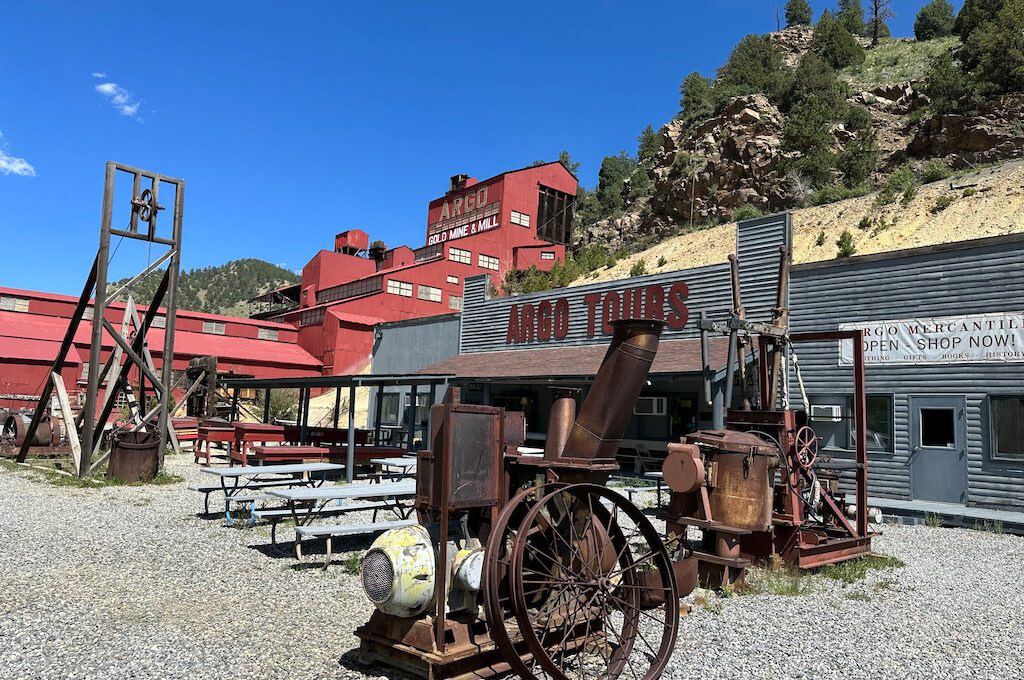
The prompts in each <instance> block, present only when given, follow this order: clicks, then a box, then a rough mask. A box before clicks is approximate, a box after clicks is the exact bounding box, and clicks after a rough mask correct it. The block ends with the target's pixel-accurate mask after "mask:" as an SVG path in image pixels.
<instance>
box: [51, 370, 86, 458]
mask: <svg viewBox="0 0 1024 680" xmlns="http://www.w3.org/2000/svg"><path fill="white" fill-rule="evenodd" d="M50 378H51V379H52V380H53V388H54V390H55V391H56V392H57V402H58V403H59V404H60V415H61V420H63V421H64V429H65V430H66V431H67V435H68V444H70V445H71V460H72V461H74V463H75V475H78V474H79V469H80V468H81V467H82V443H81V442H80V441H78V430H77V429H75V418H74V416H73V415H72V414H71V400H69V399H68V392H67V390H66V389H64V380H63V379H62V378H61V377H60V374H58V373H55V372H51V373H50Z"/></svg>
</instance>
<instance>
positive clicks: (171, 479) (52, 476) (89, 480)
mask: <svg viewBox="0 0 1024 680" xmlns="http://www.w3.org/2000/svg"><path fill="white" fill-rule="evenodd" d="M39 472H41V473H42V475H43V479H44V481H47V482H49V483H50V484H52V485H53V486H71V487H77V488H80V489H102V488H104V487H108V486H162V485H164V484H177V483H179V482H184V481H185V478H184V477H180V476H178V475H172V474H169V473H167V472H164V471H162V470H161V471H160V472H158V473H157V475H156V477H154V478H153V479H151V480H149V481H145V482H123V481H121V480H120V479H111V478H109V477H107V476H106V472H105V471H100V472H97V473H96V474H95V475H90V476H89V477H83V478H82V479H79V478H78V477H72V476H70V475H62V474H60V473H58V472H43V471H42V470H40V471H39Z"/></svg>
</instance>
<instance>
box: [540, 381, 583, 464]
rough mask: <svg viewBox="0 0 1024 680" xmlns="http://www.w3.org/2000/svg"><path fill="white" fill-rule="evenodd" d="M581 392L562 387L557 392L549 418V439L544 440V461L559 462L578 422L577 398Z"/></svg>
mask: <svg viewBox="0 0 1024 680" xmlns="http://www.w3.org/2000/svg"><path fill="white" fill-rule="evenodd" d="M579 394H580V390H579V389H577V388H573V387H560V388H557V389H556V390H555V400H554V402H552V404H551V413H550V415H549V416H548V437H547V439H545V440H544V459H545V460H558V459H559V458H560V457H561V455H562V450H563V449H565V443H566V442H567V441H568V440H569V432H570V431H571V430H572V425H573V421H575V420H576V397H578V396H579Z"/></svg>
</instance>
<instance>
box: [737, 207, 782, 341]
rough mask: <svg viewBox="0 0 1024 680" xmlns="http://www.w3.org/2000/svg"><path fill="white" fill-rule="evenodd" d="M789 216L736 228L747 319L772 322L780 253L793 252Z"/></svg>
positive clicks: (761, 218)
mask: <svg viewBox="0 0 1024 680" xmlns="http://www.w3.org/2000/svg"><path fill="white" fill-rule="evenodd" d="M791 234H792V224H791V218H790V214H789V213H782V214H779V215H770V216H768V217H758V218H756V219H753V220H745V221H743V222H739V223H738V224H737V225H736V256H737V257H738V258H739V269H740V292H741V294H742V297H743V306H744V307H745V308H746V310H747V318H748V319H753V320H756V321H768V320H770V319H771V310H772V307H774V306H775V302H776V296H777V293H776V291H777V288H778V278H779V254H780V253H779V250H780V248H781V247H785V249H786V252H787V253H792V248H793V246H792V236H791Z"/></svg>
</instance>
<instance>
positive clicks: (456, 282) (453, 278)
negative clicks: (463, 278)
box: [447, 274, 459, 286]
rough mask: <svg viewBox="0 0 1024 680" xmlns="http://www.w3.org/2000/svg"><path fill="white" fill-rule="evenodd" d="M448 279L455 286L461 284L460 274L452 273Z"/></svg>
mask: <svg viewBox="0 0 1024 680" xmlns="http://www.w3.org/2000/svg"><path fill="white" fill-rule="evenodd" d="M447 281H448V283H450V284H452V285H453V286H457V285H459V277H458V276H452V275H451V274H449V275H448V279H447Z"/></svg>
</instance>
